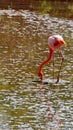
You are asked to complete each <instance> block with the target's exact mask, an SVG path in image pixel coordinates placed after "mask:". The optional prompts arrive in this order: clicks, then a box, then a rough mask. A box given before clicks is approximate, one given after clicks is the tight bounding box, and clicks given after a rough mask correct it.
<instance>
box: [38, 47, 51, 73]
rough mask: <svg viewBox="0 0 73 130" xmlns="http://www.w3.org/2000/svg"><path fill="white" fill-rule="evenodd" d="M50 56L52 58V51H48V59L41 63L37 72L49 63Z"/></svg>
mask: <svg viewBox="0 0 73 130" xmlns="http://www.w3.org/2000/svg"><path fill="white" fill-rule="evenodd" d="M52 56H53V50H52V49H50V54H49V57H48V58H47V59H46V60H45V61H43V62H42V63H41V65H40V69H39V71H41V70H42V67H43V66H44V65H45V64H47V63H48V62H50V60H51V58H52Z"/></svg>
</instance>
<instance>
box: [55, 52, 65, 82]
mask: <svg viewBox="0 0 73 130" xmlns="http://www.w3.org/2000/svg"><path fill="white" fill-rule="evenodd" d="M60 54H61V56H62V61H61V65H60V68H59V72H58V76H57V81H56V83H58V82H59V77H60V73H61V69H62V65H63V62H64V56H63V52H62V50H60Z"/></svg>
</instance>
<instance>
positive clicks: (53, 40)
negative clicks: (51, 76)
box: [38, 35, 66, 82]
mask: <svg viewBox="0 0 73 130" xmlns="http://www.w3.org/2000/svg"><path fill="white" fill-rule="evenodd" d="M65 44H66V42H65V41H64V39H63V37H62V36H60V35H53V36H50V37H49V38H48V47H49V50H50V54H49V56H48V58H47V59H46V60H45V61H43V62H42V63H41V64H40V67H39V72H38V76H39V77H40V78H41V80H42V81H43V79H44V74H43V72H42V68H43V66H44V65H45V64H46V63H48V62H50V60H51V59H52V57H53V54H54V51H55V50H57V49H60V53H61V55H62V62H61V66H62V63H63V61H64V56H63V54H62V50H61V47H62V45H65ZM61 66H60V70H61ZM60 70H59V74H58V77H57V82H59V75H60Z"/></svg>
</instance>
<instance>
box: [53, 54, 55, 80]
mask: <svg viewBox="0 0 73 130" xmlns="http://www.w3.org/2000/svg"><path fill="white" fill-rule="evenodd" d="M54 66H55V63H54V54H53V81H54Z"/></svg>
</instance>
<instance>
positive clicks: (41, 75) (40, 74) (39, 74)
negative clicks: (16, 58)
mask: <svg viewBox="0 0 73 130" xmlns="http://www.w3.org/2000/svg"><path fill="white" fill-rule="evenodd" d="M38 76H39V77H40V78H41V80H43V79H44V75H43V72H42V70H40V71H39V73H38Z"/></svg>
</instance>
